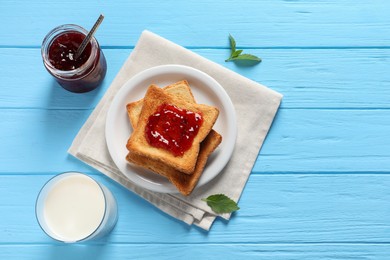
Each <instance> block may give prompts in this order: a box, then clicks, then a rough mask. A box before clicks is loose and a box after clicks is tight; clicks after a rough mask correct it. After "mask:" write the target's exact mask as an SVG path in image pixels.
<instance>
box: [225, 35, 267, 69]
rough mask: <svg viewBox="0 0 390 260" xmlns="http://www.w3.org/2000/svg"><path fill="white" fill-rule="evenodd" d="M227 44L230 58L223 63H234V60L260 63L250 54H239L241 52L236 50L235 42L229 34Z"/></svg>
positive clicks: (259, 60) (257, 58) (258, 59)
mask: <svg viewBox="0 0 390 260" xmlns="http://www.w3.org/2000/svg"><path fill="white" fill-rule="evenodd" d="M229 42H230V57H229V58H228V59H226V60H225V61H226V62H228V61H235V60H244V61H252V62H261V59H260V58H259V57H257V56H255V55H252V54H245V53H244V54H241V53H242V52H243V50H237V49H236V40H234V38H233V36H232V35H231V34H229Z"/></svg>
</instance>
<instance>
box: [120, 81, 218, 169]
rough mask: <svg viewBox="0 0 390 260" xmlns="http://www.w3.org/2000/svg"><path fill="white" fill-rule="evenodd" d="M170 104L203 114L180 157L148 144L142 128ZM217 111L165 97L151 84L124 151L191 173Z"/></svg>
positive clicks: (160, 90) (205, 106)
mask: <svg viewBox="0 0 390 260" xmlns="http://www.w3.org/2000/svg"><path fill="white" fill-rule="evenodd" d="M164 103H166V104H173V105H175V106H177V107H179V108H183V109H186V110H190V111H194V112H197V113H200V114H202V117H203V124H202V126H201V127H200V129H199V132H198V134H197V135H196V136H195V138H194V140H193V144H192V146H191V148H190V149H189V150H188V151H186V152H185V153H184V154H183V155H182V156H174V155H173V154H171V153H170V152H169V151H167V150H164V149H161V148H156V147H153V146H151V145H149V143H148V141H147V140H146V137H145V127H146V124H147V122H148V118H149V116H150V115H152V114H153V113H154V112H155V111H156V110H157V108H158V107H159V106H160V105H162V104H164ZM218 114H219V111H218V109H217V108H216V107H213V106H208V105H201V104H196V103H191V102H187V101H185V100H182V99H180V98H177V97H175V96H172V95H169V94H166V93H165V91H164V90H163V89H161V88H159V87H157V86H156V85H151V86H150V87H149V88H148V90H147V92H146V95H145V98H144V100H143V105H142V110H141V114H140V117H139V120H138V123H137V126H136V128H135V130H134V132H133V134H132V135H131V136H130V138H129V140H128V142H127V146H126V147H127V149H128V150H129V151H130V152H131V153H135V154H137V155H142V156H145V157H147V158H150V159H153V160H157V161H160V162H162V163H165V164H166V165H168V166H170V167H172V168H174V169H176V170H178V171H180V172H183V173H185V174H192V173H193V172H194V169H195V165H196V162H197V158H198V153H199V147H200V143H201V142H202V141H203V140H204V139H205V138H206V136H207V135H208V134H209V132H210V131H211V129H212V127H213V125H214V123H215V121H216V119H217V117H218Z"/></svg>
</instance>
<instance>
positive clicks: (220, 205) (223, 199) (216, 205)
mask: <svg viewBox="0 0 390 260" xmlns="http://www.w3.org/2000/svg"><path fill="white" fill-rule="evenodd" d="M202 201H205V202H207V205H208V206H209V207H210V208H211V209H212V210H213V211H214V212H215V213H217V214H222V213H231V212H233V211H236V210H239V209H240V208H239V207H238V206H237V203H236V202H234V201H233V200H232V199H230V198H229V197H228V196H226V195H224V194H215V195H211V196H209V197H207V198H205V199H202Z"/></svg>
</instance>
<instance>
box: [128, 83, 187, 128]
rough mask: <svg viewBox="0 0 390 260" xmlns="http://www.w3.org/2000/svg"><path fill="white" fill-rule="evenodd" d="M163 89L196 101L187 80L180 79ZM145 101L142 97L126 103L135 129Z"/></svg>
mask: <svg viewBox="0 0 390 260" xmlns="http://www.w3.org/2000/svg"><path fill="white" fill-rule="evenodd" d="M163 89H164V90H165V91H166V93H168V94H170V95H173V96H176V97H178V98H180V99H182V100H185V101H187V102H191V103H195V98H194V95H193V94H192V91H191V89H190V85H189V84H188V82H187V80H182V81H178V82H176V83H173V84H171V85H169V86H166V87H165V88H163ZM143 102H144V101H143V99H140V100H138V101H135V102H132V103H129V104H127V105H126V108H127V111H128V115H129V119H130V123H131V126H132V127H133V129H135V127H136V126H137V122H138V118H139V116H140V115H141V110H142V106H143ZM130 111H131V112H130Z"/></svg>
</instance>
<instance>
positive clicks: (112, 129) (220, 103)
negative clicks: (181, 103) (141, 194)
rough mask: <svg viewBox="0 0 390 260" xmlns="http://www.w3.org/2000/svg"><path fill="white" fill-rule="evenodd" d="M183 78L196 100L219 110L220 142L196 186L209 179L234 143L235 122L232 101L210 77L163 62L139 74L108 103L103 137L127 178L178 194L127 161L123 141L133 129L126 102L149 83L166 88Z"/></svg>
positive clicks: (140, 95) (162, 180)
mask: <svg viewBox="0 0 390 260" xmlns="http://www.w3.org/2000/svg"><path fill="white" fill-rule="evenodd" d="M183 79H185V80H187V81H188V82H189V84H190V86H191V90H192V92H193V94H194V97H195V100H196V102H197V103H201V104H207V105H212V106H215V107H217V108H218V109H219V111H220V113H219V117H218V119H217V121H216V123H215V125H214V127H213V129H214V130H216V131H217V132H219V133H220V134H221V135H222V143H221V144H220V145H219V147H218V148H217V150H215V152H214V153H213V154H212V155H211V156H210V157H209V159H208V161H207V165H206V167H205V169H204V172H203V174H202V176H201V178H200V179H199V182H198V185H197V187H199V186H201V185H203V184H205V183H207V182H209V181H211V180H212V179H213V178H214V177H215V176H217V175H218V173H219V172H220V171H221V170H222V169H223V168H224V167H225V165H226V164H227V162H228V161H229V159H230V157H231V155H232V152H233V149H234V145H235V142H236V135H237V124H236V113H235V110H234V107H233V104H232V102H231V100H230V98H229V96H228V95H227V94H226V92H225V90H224V89H223V88H222V87H221V85H219V84H218V82H217V81H216V80H214V79H213V78H212V77H210V76H209V75H207V74H206V73H204V72H201V71H199V70H196V69H194V68H191V67H186V66H181V65H163V66H158V67H153V68H150V69H147V70H144V71H142V72H140V73H138V74H137V75H135V76H134V77H132V78H131V79H130V80H129V81H127V82H126V83H125V84H124V85H123V86H122V88H121V89H120V90H119V91H118V93H117V94H116V95H115V97H114V99H113V101H112V103H111V106H110V108H109V111H108V114H107V120H106V140H107V146H108V150H109V152H110V155H111V157H112V159H113V161H114V162H115V164H116V166H117V167H118V168H119V170H120V171H121V172H122V173H123V174H124V175H126V177H127V178H128V179H129V180H130V181H132V182H134V183H135V184H137V185H139V186H141V187H143V188H146V189H149V190H152V191H157V192H164V193H177V189H176V188H175V187H174V186H173V185H172V184H171V183H170V182H169V181H168V180H167V179H166V178H164V177H162V176H160V175H157V174H155V173H152V172H150V171H148V170H144V169H141V168H139V167H135V166H132V165H131V164H130V163H128V162H127V161H126V159H125V158H126V155H127V148H126V143H127V140H128V138H129V136H130V134H131V133H132V131H133V129H132V127H131V125H130V122H129V119H128V116H127V111H126V104H127V103H130V102H133V101H136V100H139V99H141V98H143V97H144V95H145V93H146V90H147V88H148V86H149V85H150V84H156V85H158V86H160V87H165V86H167V85H170V84H172V83H175V82H177V81H180V80H183Z"/></svg>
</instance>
